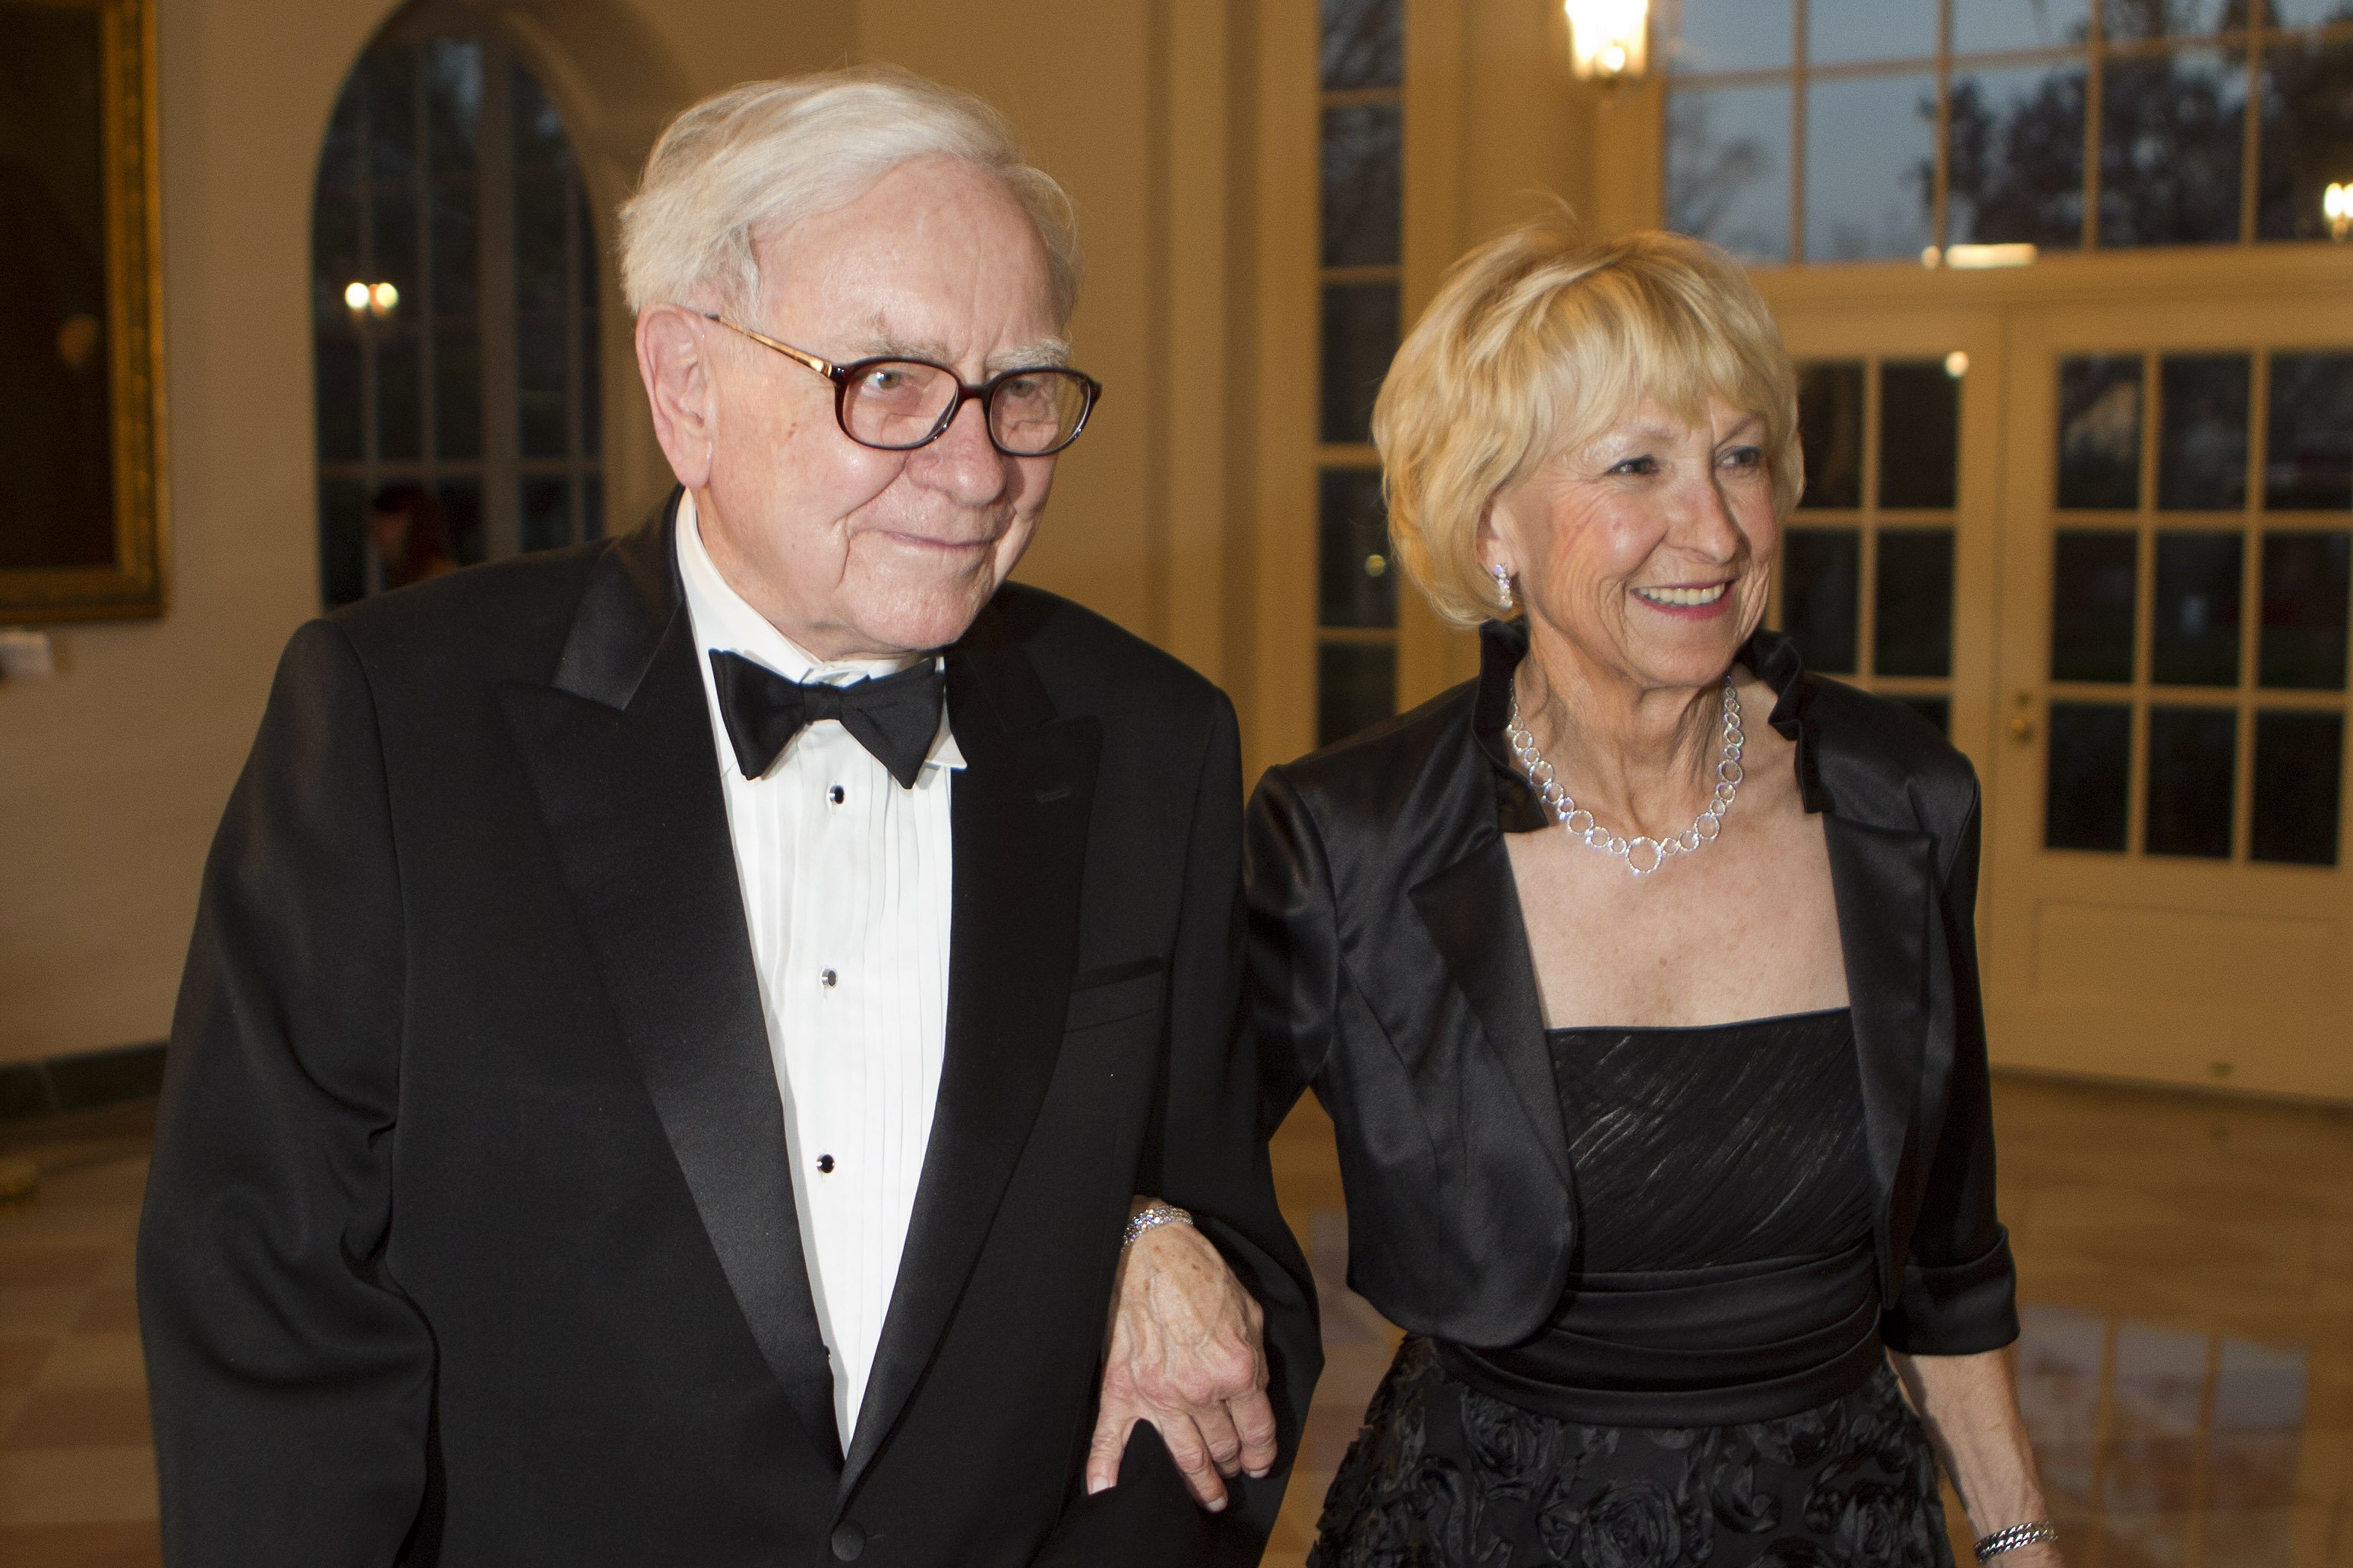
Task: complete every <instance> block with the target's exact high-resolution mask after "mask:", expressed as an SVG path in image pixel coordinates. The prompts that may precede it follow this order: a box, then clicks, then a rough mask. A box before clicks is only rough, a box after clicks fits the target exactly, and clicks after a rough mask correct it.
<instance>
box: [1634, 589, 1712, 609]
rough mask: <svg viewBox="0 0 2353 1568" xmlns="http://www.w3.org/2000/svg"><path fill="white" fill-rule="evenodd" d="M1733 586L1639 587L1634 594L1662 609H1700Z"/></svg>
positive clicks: (1710, 603)
mask: <svg viewBox="0 0 2353 1568" xmlns="http://www.w3.org/2000/svg"><path fill="white" fill-rule="evenodd" d="M1731 586H1732V584H1729V583H1711V584H1708V585H1707V586H1706V587H1704V588H1637V589H1635V590H1634V596H1635V597H1636V598H1639V599H1641V600H1642V601H1643V602H1645V603H1646V604H1652V605H1658V606H1659V607H1660V608H1661V609H1662V610H1700V609H1705V608H1706V607H1707V606H1708V605H1713V604H1715V603H1716V602H1717V601H1718V600H1720V599H1722V598H1723V597H1724V595H1725V590H1726V589H1727V588H1729V587H1731Z"/></svg>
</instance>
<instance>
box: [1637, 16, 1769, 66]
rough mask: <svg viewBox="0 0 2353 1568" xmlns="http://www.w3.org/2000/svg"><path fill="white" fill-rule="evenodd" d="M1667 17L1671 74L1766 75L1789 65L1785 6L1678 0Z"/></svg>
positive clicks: (1668, 54)
mask: <svg viewBox="0 0 2353 1568" xmlns="http://www.w3.org/2000/svg"><path fill="white" fill-rule="evenodd" d="M1656 9H1657V8H1655V7H1654V8H1653V14H1656ZM1668 15H1669V16H1672V17H1673V20H1674V24H1675V32H1674V36H1673V37H1672V39H1671V40H1670V41H1669V43H1668V45H1667V49H1666V54H1667V59H1668V61H1669V63H1670V65H1671V67H1672V68H1673V69H1675V70H1677V71H1745V70H1767V69H1770V68H1773V67H1775V66H1786V65H1788V63H1789V45H1790V42H1791V40H1792V37H1793V35H1794V31H1795V25H1794V23H1793V21H1792V18H1791V13H1790V5H1789V0H1683V4H1682V5H1680V6H1677V7H1676V8H1675V9H1674V11H1672V12H1670V13H1668ZM1662 25H1663V21H1662Z"/></svg>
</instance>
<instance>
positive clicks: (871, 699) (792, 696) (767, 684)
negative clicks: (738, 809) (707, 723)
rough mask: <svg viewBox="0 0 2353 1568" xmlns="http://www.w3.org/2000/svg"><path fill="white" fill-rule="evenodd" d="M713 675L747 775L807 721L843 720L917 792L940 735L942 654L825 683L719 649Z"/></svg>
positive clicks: (762, 769) (763, 768)
mask: <svg viewBox="0 0 2353 1568" xmlns="http://www.w3.org/2000/svg"><path fill="white" fill-rule="evenodd" d="M711 673H712V677H713V678H714V679H716V680H717V682H718V687H719V711H720V714H721V716H722V717H723V718H724V719H725V720H726V721H727V739H728V742H729V743H730V744H732V745H733V746H734V748H735V761H736V763H738V764H740V765H741V766H742V768H743V769H744V777H745V778H747V779H756V778H758V777H760V776H761V775H762V774H763V773H766V772H767V771H768V768H769V766H770V764H772V763H775V762H776V754H777V753H778V752H782V751H783V750H784V749H785V745H786V742H789V741H790V740H791V739H792V738H793V737H794V736H795V735H797V734H799V733H800V732H801V727H802V726H803V725H806V724H814V723H816V722H817V721H819V720H820V719H837V720H839V721H840V722H841V727H842V728H843V729H845V730H847V731H849V732H850V733H851V734H853V735H855V736H857V737H858V741H859V743H860V745H862V746H864V747H865V748H866V749H867V750H868V751H870V752H873V753H874V758H875V760H876V761H877V762H879V763H881V764H882V765H883V766H884V767H886V768H888V769H890V770H891V776H892V778H894V779H897V780H898V781H899V783H900V785H901V786H902V788H910V789H912V788H913V787H914V783H915V775H916V774H917V773H921V772H923V759H924V758H926V757H928V756H930V755H931V754H932V741H933V739H934V737H936V736H937V735H938V734H939V732H940V701H941V682H940V663H939V660H938V659H936V658H926V659H925V660H923V662H922V663H921V664H918V665H916V666H915V667H914V668H912V669H902V670H901V671H900V672H899V673H898V674H896V675H890V676H885V677H883V678H882V679H880V680H871V679H870V680H859V681H853V682H851V683H850V684H849V685H848V686H825V685H820V684H818V683H817V682H814V681H812V682H809V683H807V684H803V683H802V682H800V681H797V680H789V679H786V678H785V677H784V676H781V675H778V674H777V673H776V671H775V670H773V669H770V668H767V667H766V666H765V665H758V664H754V663H753V662H752V661H751V660H750V659H748V658H744V657H743V656H742V655H741V654H733V653H719V652H716V651H714V652H713V653H712V656H711Z"/></svg>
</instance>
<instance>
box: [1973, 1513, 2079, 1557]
mask: <svg viewBox="0 0 2353 1568" xmlns="http://www.w3.org/2000/svg"><path fill="white" fill-rule="evenodd" d="M2058 1539H2059V1528H2058V1526H2056V1525H2054V1524H2052V1522H2051V1521H2049V1520H2047V1519H2038V1520H2036V1521H2033V1522H2032V1523H2031V1524H2013V1525H2011V1526H2010V1528H2009V1529H2008V1530H1997V1531H1994V1532H1993V1533H1992V1534H1991V1535H1986V1536H1980V1537H1979V1538H1978V1543H1977V1544H1976V1545H1975V1546H1973V1547H1971V1548H1970V1549H1969V1550H1970V1551H1972V1552H1976V1553H1977V1559H1978V1562H1980V1563H1990V1562H1992V1561H1993V1560H1994V1559H1995V1558H1997V1557H1999V1556H2000V1555H2001V1554H2002V1553H2003V1552H2015V1551H2017V1550H2018V1549H2019V1548H2020V1547H2021V1546H2040V1545H2042V1543H2043V1542H2046V1541H2056V1540H2058Z"/></svg>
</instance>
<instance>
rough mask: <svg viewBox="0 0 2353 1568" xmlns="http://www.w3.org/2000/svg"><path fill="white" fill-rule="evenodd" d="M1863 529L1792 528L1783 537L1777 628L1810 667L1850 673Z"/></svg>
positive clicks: (1854, 648)
mask: <svg viewBox="0 0 2353 1568" xmlns="http://www.w3.org/2000/svg"><path fill="white" fill-rule="evenodd" d="M1861 604H1862V532H1861V531H1859V530H1856V529H1852V528H1793V529H1791V530H1789V531H1788V534H1787V535H1786V536H1785V537H1784V539H1783V541H1782V543H1781V629H1782V630H1783V631H1785V632H1787V633H1788V634H1789V636H1790V637H1791V639H1792V640H1794V641H1795V642H1796V643H1797V645H1798V652H1799V655H1801V656H1802V657H1803V658H1804V659H1805V661H1806V667H1807V668H1810V669H1819V670H1820V671H1821V672H1823V673H1824V674H1826V675H1852V674H1853V673H1854V671H1855V656H1856V654H1857V652H1858V651H1859V650H1858V648H1857V646H1856V644H1857V641H1858V638H1857V632H1856V626H1855V621H1856V610H1857V609H1858V607H1859V606H1860V605H1861Z"/></svg>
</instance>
